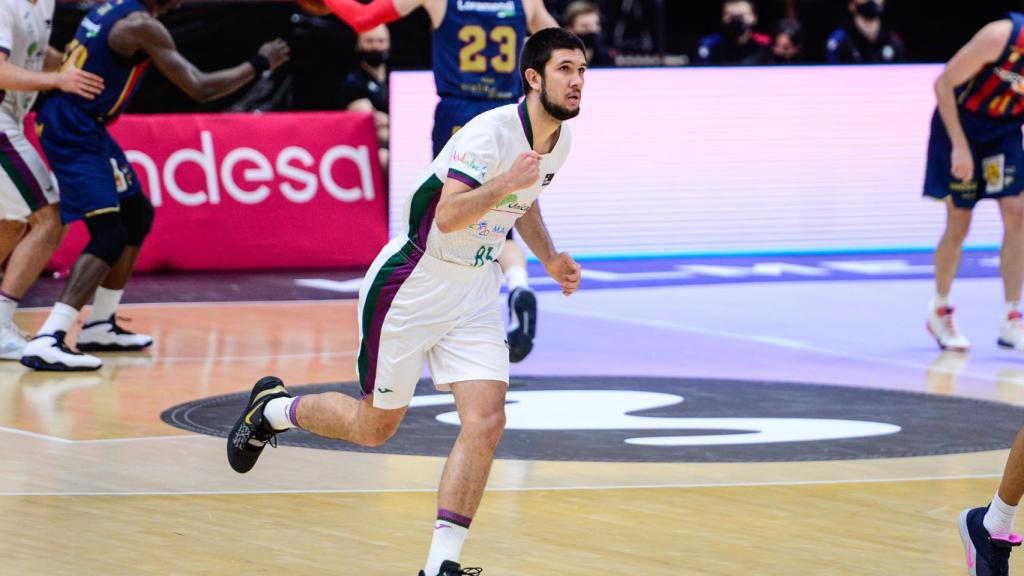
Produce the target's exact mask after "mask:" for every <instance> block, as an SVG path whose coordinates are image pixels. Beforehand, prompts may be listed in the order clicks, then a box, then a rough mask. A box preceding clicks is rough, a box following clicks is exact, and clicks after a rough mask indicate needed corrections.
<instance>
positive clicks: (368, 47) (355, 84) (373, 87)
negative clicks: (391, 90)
mask: <svg viewBox="0 0 1024 576" xmlns="http://www.w3.org/2000/svg"><path fill="white" fill-rule="evenodd" d="M390 49H391V33H390V32H389V31H388V27H387V26H385V25H383V24H381V25H380V26H377V27H376V28H374V29H372V30H368V31H366V32H363V33H362V34H360V35H359V37H358V38H357V39H356V55H357V56H358V57H359V64H358V66H356V69H355V70H353V71H352V72H351V73H350V74H349V75H348V76H346V77H345V81H344V85H343V87H342V103H343V104H344V106H345V109H346V110H350V111H352V112H368V113H371V114H373V118H374V122H375V124H376V126H377V145H378V148H379V150H380V164H381V166H382V167H383V168H384V169H385V170H387V167H388V142H389V139H390V135H389V119H388V51H389V50H390Z"/></svg>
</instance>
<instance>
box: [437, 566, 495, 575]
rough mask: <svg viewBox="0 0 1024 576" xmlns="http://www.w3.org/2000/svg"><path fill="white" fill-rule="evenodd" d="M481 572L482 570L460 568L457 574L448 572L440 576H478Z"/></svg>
mask: <svg viewBox="0 0 1024 576" xmlns="http://www.w3.org/2000/svg"><path fill="white" fill-rule="evenodd" d="M483 572H484V569H483V568H460V569H459V571H458V572H452V571H450V570H449V571H448V572H445V573H444V574H441V575H440V576H480V574H483Z"/></svg>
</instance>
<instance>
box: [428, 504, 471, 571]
mask: <svg viewBox="0 0 1024 576" xmlns="http://www.w3.org/2000/svg"><path fill="white" fill-rule="evenodd" d="M472 521H473V519H472V518H466V517H465V516H461V515H459V514H456V513H454V512H449V511H447V510H438V511H437V522H435V523H434V538H433V540H431V542H430V554H429V555H428V556H427V565H426V566H425V567H424V568H423V573H424V574H428V575H429V576H437V574H438V572H440V571H441V563H442V562H444V561H445V560H451V561H452V562H458V561H459V557H460V556H462V544H463V543H464V542H465V541H466V535H467V534H469V524H470V522H472Z"/></svg>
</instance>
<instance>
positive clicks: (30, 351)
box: [21, 0, 288, 370]
mask: <svg viewBox="0 0 1024 576" xmlns="http://www.w3.org/2000/svg"><path fill="white" fill-rule="evenodd" d="M179 2H180V0H111V1H109V2H104V3H102V4H99V5H98V6H96V7H95V8H94V9H93V10H92V11H90V12H89V13H88V14H86V16H85V18H83V19H82V23H81V24H80V25H79V27H78V31H77V33H76V35H75V39H74V40H73V41H72V42H71V43H70V44H69V45H68V47H67V50H66V52H65V55H64V64H63V66H64V67H74V68H79V69H82V70H85V71H86V72H91V73H92V74H95V75H96V76H99V77H101V78H103V81H104V88H103V92H102V93H100V94H99V95H98V96H96V98H95V99H92V100H89V99H86V98H83V97H81V96H78V95H75V94H68V93H57V94H54V95H53V96H52V97H50V98H49V99H47V100H46V101H45V102H43V105H42V107H41V108H40V110H39V114H38V116H37V117H36V131H37V132H38V133H39V140H40V143H41V144H42V147H43V151H44V152H45V153H46V156H47V158H48V159H49V161H50V165H51V167H52V168H53V171H54V173H55V174H56V176H57V184H58V186H59V188H60V213H61V220H62V221H63V222H64V223H65V224H67V223H70V222H74V221H75V220H85V225H86V227H87V228H88V230H89V243H88V244H87V245H86V247H85V250H84V251H83V252H82V254H81V256H79V257H78V260H76V261H75V265H74V267H73V268H72V270H71V275H70V277H69V278H68V283H67V285H66V286H65V287H64V291H63V292H62V293H61V295H60V298H59V299H58V301H57V303H56V304H55V305H54V307H53V310H52V311H51V312H50V315H49V317H48V318H47V319H46V322H45V323H44V324H43V327H42V328H41V329H40V330H39V332H38V333H37V335H36V337H35V338H34V339H33V340H32V341H31V342H29V343H28V344H27V345H26V346H25V351H24V353H23V355H22V357H21V363H22V364H24V365H26V366H28V367H30V368H34V369H36V370H95V369H97V368H99V367H100V366H101V365H102V362H100V360H99V359H98V358H96V357H93V356H90V355H88V354H82V353H80V352H75V351H72V350H71V349H70V348H68V347H67V346H66V345H65V344H64V336H65V334H66V333H67V330H68V328H69V327H70V326H71V324H72V323H73V322H74V320H75V319H76V318H78V311H79V310H81V309H82V306H84V305H85V303H86V301H88V300H89V298H91V297H92V296H93V294H94V293H95V300H94V302H93V308H92V316H90V318H89V320H88V321H87V322H86V323H85V325H84V326H83V327H82V330H81V331H80V333H79V336H78V348H79V349H80V350H86V351H122V350H140V349H142V348H145V347H147V346H149V345H150V344H152V342H153V339H152V338H150V337H149V336H146V335H144V334H133V333H131V332H128V331H127V330H124V329H122V328H121V327H120V326H118V325H117V323H116V321H115V318H116V316H115V311H116V309H117V306H118V304H119V303H120V301H121V295H122V293H123V292H124V287H125V285H126V284H127V283H128V278H129V276H131V272H132V269H133V268H134V266H135V260H136V258H137V257H138V255H139V249H140V248H141V246H142V241H143V239H144V238H145V237H146V235H147V234H148V233H149V230H150V226H151V225H152V222H153V206H152V204H150V203H149V200H148V199H147V198H146V196H145V195H144V194H142V187H141V186H140V185H139V180H138V178H137V177H136V176H135V173H134V172H133V171H132V168H131V166H130V165H129V164H128V160H127V159H126V158H125V155H124V151H122V150H121V147H120V146H118V145H117V142H115V141H114V139H113V138H112V137H111V136H110V133H109V132H107V129H106V125H107V124H109V123H110V122H112V121H113V120H114V119H116V118H117V116H118V114H120V113H121V112H122V111H123V110H124V109H125V107H126V106H127V105H128V103H129V102H130V101H131V98H132V95H133V94H134V93H135V90H136V89H137V88H138V85H139V81H140V80H141V79H142V76H143V74H144V73H145V71H146V68H147V67H148V66H149V64H150V63H152V64H153V65H154V66H155V67H156V68H157V69H158V70H159V71H160V72H161V73H162V74H163V75H164V76H166V77H167V79H168V80H170V81H171V82H172V83H174V84H175V85H177V86H178V87H179V88H181V89H182V90H184V91H185V93H187V94H188V95H189V96H191V97H193V98H195V99H196V100H199V101H209V100H214V99H216V98H220V97H222V96H226V95H228V94H230V93H232V92H234V91H236V90H238V89H239V88H241V87H243V86H245V85H246V84H248V83H249V82H251V81H253V80H254V79H255V78H256V77H257V76H259V74H260V73H262V72H263V71H264V70H267V69H272V68H276V67H277V66H279V65H281V64H283V63H284V62H285V61H287V59H288V46H287V44H285V43H284V42H283V41H281V40H276V41H273V42H268V43H267V44H264V45H263V46H262V47H261V48H260V50H259V53H258V54H257V55H255V56H253V57H252V58H250V59H249V60H248V61H247V62H244V63H242V64H239V65H238V66H235V67H233V68H228V69H225V70H219V71H217V72H210V73H206V72H202V71H200V70H199V69H197V68H196V67H195V66H194V65H193V64H192V63H190V62H189V61H188V60H186V59H185V58H184V57H183V56H182V55H181V54H180V53H178V49H177V48H176V47H175V44H174V39H173V38H171V35H170V33H169V32H168V31H167V28H166V27H164V25H163V24H162V23H161V22H160V21H159V20H157V16H160V15H161V14H164V13H165V12H168V11H169V10H172V9H174V8H176V7H177V6H178V4H179Z"/></svg>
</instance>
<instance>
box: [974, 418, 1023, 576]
mask: <svg viewBox="0 0 1024 576" xmlns="http://www.w3.org/2000/svg"><path fill="white" fill-rule="evenodd" d="M1022 495H1024V428H1021V429H1020V431H1019V432H1017V438H1016V439H1015V440H1014V441H1013V447H1012V448H1010V456H1009V458H1007V460H1006V469H1005V470H1004V471H1003V479H1002V481H1001V482H1000V483H999V489H998V490H997V491H996V493H995V496H993V497H992V502H990V503H989V505H988V506H983V507H980V508H968V509H967V510H964V511H963V512H961V513H960V520H959V522H958V525H959V527H960V540H961V541H962V542H963V545H964V551H965V552H966V553H967V571H968V573H970V575H971V576H1006V575H1007V574H1009V573H1010V567H1009V561H1010V550H1012V549H1013V548H1014V547H1015V546H1020V543H1021V537H1020V534H1014V533H1013V521H1014V518H1016V516H1017V506H1018V505H1019V504H1020V499H1021V496H1022Z"/></svg>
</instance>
